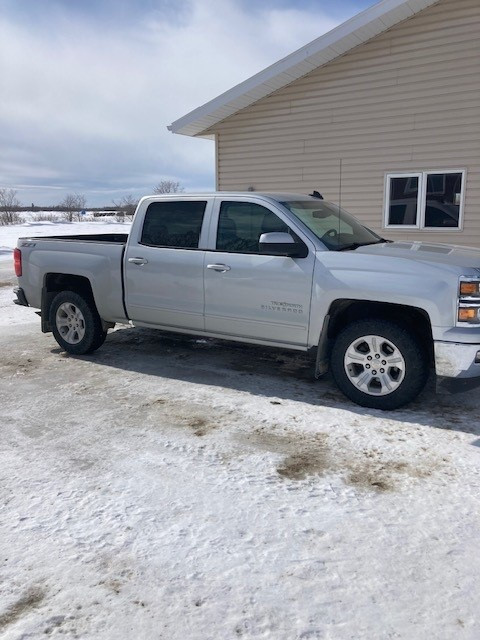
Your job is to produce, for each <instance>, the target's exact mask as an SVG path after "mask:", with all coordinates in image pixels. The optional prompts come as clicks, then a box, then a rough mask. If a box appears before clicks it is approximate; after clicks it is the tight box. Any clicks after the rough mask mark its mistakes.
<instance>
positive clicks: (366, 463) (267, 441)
mask: <svg viewBox="0 0 480 640" xmlns="http://www.w3.org/2000/svg"><path fill="white" fill-rule="evenodd" d="M237 439H238V440H239V441H240V442H242V444H248V445H249V446H251V447H254V448H257V449H261V450H263V451H269V452H271V453H276V454H281V455H282V456H283V457H282V460H281V461H280V462H279V463H278V464H277V466H276V471H277V473H278V475H279V476H280V477H282V478H288V479H290V480H303V479H304V478H307V477H308V476H313V475H325V474H327V473H332V474H339V475H341V476H342V477H343V479H344V482H345V483H346V484H349V485H352V486H354V487H356V488H359V489H368V490H372V491H379V492H380V491H392V490H394V489H395V488H396V487H397V485H398V483H399V482H400V481H401V480H402V479H405V478H406V477H408V478H415V479H422V478H427V477H429V476H431V475H432V473H433V472H434V471H435V470H436V469H437V468H438V466H439V464H438V463H437V462H436V461H434V460H432V459H431V458H430V457H426V458H425V460H424V461H419V463H418V464H413V463H411V462H408V461H405V460H391V459H387V458H386V457H385V456H384V454H383V453H382V452H381V451H379V450H370V449H365V450H362V451H356V450H352V449H351V448H349V447H348V446H343V447H342V445H340V444H339V443H338V442H337V443H335V444H331V443H329V442H328V435H327V434H325V433H316V434H308V433H300V432H297V431H284V432H283V433H281V434H280V433H274V432H271V431H267V430H266V429H265V428H260V429H255V430H254V431H253V432H252V433H250V434H247V435H242V436H239V437H238V438H237Z"/></svg>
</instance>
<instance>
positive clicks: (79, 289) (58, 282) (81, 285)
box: [41, 273, 96, 333]
mask: <svg viewBox="0 0 480 640" xmlns="http://www.w3.org/2000/svg"><path fill="white" fill-rule="evenodd" d="M61 291H74V292H75V293H78V294H79V295H81V296H83V297H84V298H85V299H87V300H89V301H90V302H92V303H93V304H94V305H95V308H96V303H95V297H94V295H93V290H92V285H91V282H90V280H89V279H88V278H87V277H86V276H78V275H74V274H70V273H46V274H45V276H44V278H43V287H42V302H41V318H42V332H43V333H48V332H50V331H51V330H52V327H51V324H50V320H49V317H50V307H51V305H52V301H53V299H54V298H55V296H56V295H57V294H58V293H60V292H61Z"/></svg>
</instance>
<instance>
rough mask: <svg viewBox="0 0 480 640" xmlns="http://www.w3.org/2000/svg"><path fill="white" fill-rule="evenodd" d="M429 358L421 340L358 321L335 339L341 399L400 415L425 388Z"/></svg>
mask: <svg viewBox="0 0 480 640" xmlns="http://www.w3.org/2000/svg"><path fill="white" fill-rule="evenodd" d="M428 368H429V367H428V358H427V355H426V352H425V350H424V349H423V347H422V345H421V344H420V341H419V339H418V338H417V336H416V335H415V334H414V333H412V332H411V331H409V330H408V329H406V328H404V327H402V326H400V325H397V324H394V323H393V322H389V321H386V320H360V321H358V322H355V323H352V324H350V325H348V326H347V327H346V328H345V329H343V330H342V331H341V332H340V333H339V334H338V336H337V337H336V339H335V342H334V345H333V349H332V355H331V369H332V373H333V377H334V378H335V382H336V383H337V385H338V387H339V388H340V390H341V391H343V393H344V394H345V395H346V396H347V397H348V398H350V400H353V402H355V403H356V404H359V405H361V406H362V407H370V408H372V409H383V410H392V409H398V408H399V407H402V406H403V405H405V404H407V403H409V402H411V401H412V400H413V399H414V398H416V396H417V395H418V394H419V393H420V391H421V390H422V389H423V387H424V386H425V383H426V381H427V377H428Z"/></svg>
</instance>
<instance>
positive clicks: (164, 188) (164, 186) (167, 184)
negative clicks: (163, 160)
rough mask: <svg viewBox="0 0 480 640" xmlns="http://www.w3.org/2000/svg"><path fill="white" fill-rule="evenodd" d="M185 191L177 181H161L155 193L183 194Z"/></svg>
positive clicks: (154, 190)
mask: <svg viewBox="0 0 480 640" xmlns="http://www.w3.org/2000/svg"><path fill="white" fill-rule="evenodd" d="M183 191H185V189H184V188H183V187H182V186H181V185H180V182H177V181H176V180H160V182H159V183H158V184H157V186H156V187H154V188H153V193H159V194H160V193H182V192H183Z"/></svg>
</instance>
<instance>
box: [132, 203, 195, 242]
mask: <svg viewBox="0 0 480 640" xmlns="http://www.w3.org/2000/svg"><path fill="white" fill-rule="evenodd" d="M206 206H207V203H206V202H197V201H188V200H186V201H183V202H182V201H178V202H175V201H166V202H152V204H150V205H148V208H147V212H146V213H145V220H144V222H143V230H142V237H141V239H140V244H146V245H148V246H151V247H175V248H177V249H197V248H198V242H199V239H200V231H201V230H202V223H203V216H204V213H205V207H206Z"/></svg>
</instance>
